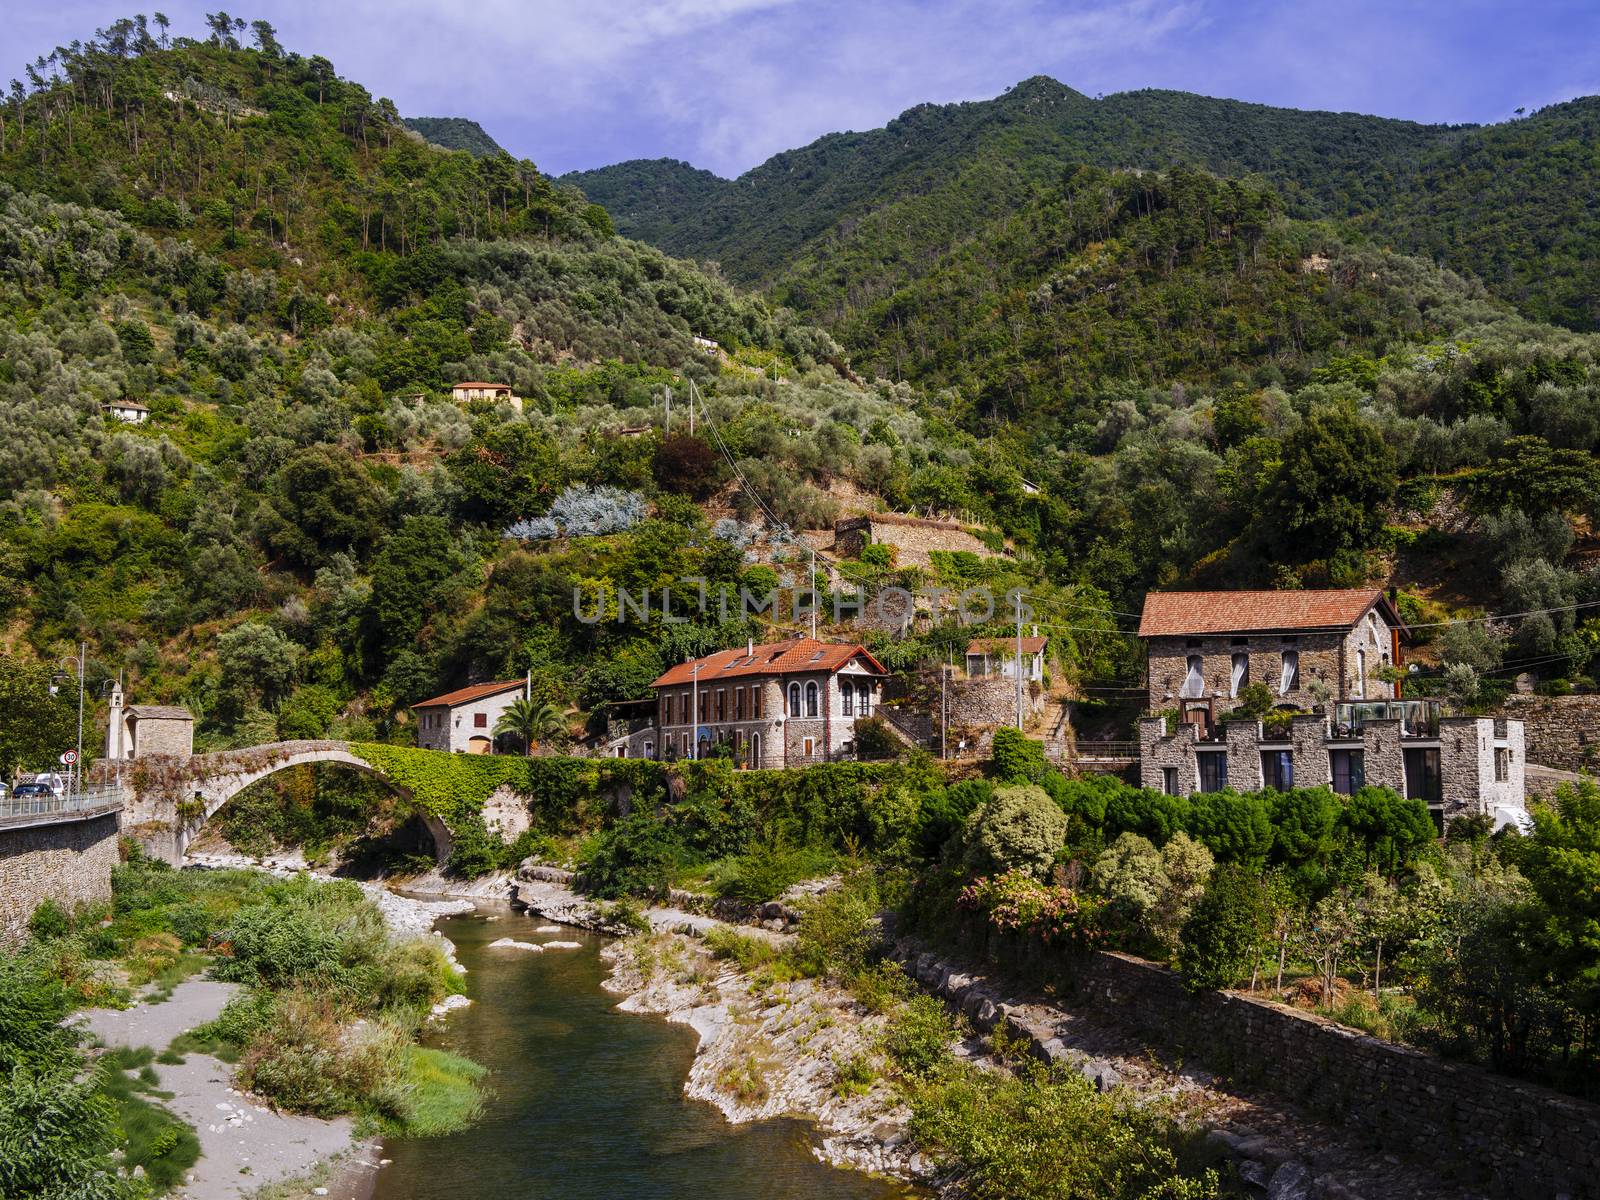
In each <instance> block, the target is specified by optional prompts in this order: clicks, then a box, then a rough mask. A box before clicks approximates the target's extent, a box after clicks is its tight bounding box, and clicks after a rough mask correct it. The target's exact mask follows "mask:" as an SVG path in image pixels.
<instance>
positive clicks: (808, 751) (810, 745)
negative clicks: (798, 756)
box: [801, 738, 817, 758]
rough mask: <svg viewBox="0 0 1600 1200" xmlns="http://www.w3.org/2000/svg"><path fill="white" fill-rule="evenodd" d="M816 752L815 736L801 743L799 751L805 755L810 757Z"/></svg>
mask: <svg viewBox="0 0 1600 1200" xmlns="http://www.w3.org/2000/svg"><path fill="white" fill-rule="evenodd" d="M816 752H817V741H816V739H815V738H807V739H806V740H805V741H804V742H803V743H802V748H801V753H802V754H804V755H805V757H807V758H810V757H811V756H812V755H813V754H815V753H816Z"/></svg>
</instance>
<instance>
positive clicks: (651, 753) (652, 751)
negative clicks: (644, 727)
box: [644, 742, 656, 758]
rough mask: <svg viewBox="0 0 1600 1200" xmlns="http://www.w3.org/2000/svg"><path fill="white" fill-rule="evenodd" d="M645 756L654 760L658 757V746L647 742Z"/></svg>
mask: <svg viewBox="0 0 1600 1200" xmlns="http://www.w3.org/2000/svg"><path fill="white" fill-rule="evenodd" d="M644 756H645V757H646V758H654V757H655V756H656V744H655V743H654V742H646V743H645V744H644Z"/></svg>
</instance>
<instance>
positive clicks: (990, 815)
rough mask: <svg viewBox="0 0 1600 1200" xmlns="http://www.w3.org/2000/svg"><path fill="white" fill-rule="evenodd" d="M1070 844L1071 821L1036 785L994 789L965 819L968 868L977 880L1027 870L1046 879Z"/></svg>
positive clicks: (1014, 785) (1015, 785) (1017, 785)
mask: <svg viewBox="0 0 1600 1200" xmlns="http://www.w3.org/2000/svg"><path fill="white" fill-rule="evenodd" d="M1066 838H1067V818H1066V816H1065V814H1063V813H1062V811H1061V809H1060V807H1059V806H1058V805H1057V804H1056V802H1055V801H1054V800H1052V799H1050V797H1049V795H1048V794H1047V793H1046V792H1045V791H1044V790H1043V789H1042V788H1039V787H1036V786H1034V785H1032V784H1013V785H1011V786H1008V787H1001V788H996V789H995V792H994V795H993V796H992V797H990V799H989V802H988V803H987V804H985V805H984V806H983V807H982V808H980V809H978V810H977V811H976V812H974V813H973V814H972V816H971V817H969V818H968V819H967V826H966V841H967V866H968V869H969V870H971V871H972V872H973V873H975V874H979V875H995V874H1004V873H1005V872H1007V871H1014V870H1024V871H1028V872H1030V873H1031V874H1033V875H1037V876H1042V875H1043V874H1044V872H1045V870H1046V869H1047V868H1048V867H1049V866H1050V864H1051V863H1052V862H1054V861H1055V857H1056V851H1058V850H1060V849H1061V847H1062V844H1063V843H1064V842H1065V841H1066Z"/></svg>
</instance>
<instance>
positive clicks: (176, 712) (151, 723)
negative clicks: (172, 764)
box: [105, 684, 194, 761]
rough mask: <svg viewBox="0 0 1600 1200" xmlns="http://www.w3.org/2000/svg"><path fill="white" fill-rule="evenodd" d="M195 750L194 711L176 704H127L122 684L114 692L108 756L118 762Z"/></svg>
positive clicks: (107, 739)
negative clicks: (124, 701)
mask: <svg viewBox="0 0 1600 1200" xmlns="http://www.w3.org/2000/svg"><path fill="white" fill-rule="evenodd" d="M193 753H194V714H193V713H191V712H190V711H189V710H188V709H187V708H182V707H180V706H178V705H175V704H124V703H123V694H122V686H121V684H118V685H117V686H116V687H114V688H113V689H112V691H111V711H110V714H109V716H108V718H107V720H106V755H105V756H106V758H108V759H110V760H112V761H116V760H122V759H130V758H148V757H149V756H150V755H153V754H172V755H178V756H180V757H183V758H187V757H188V756H189V755H191V754H193Z"/></svg>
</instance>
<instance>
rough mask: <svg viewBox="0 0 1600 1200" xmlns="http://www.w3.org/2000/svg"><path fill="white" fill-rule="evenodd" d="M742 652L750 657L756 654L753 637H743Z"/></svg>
mask: <svg viewBox="0 0 1600 1200" xmlns="http://www.w3.org/2000/svg"><path fill="white" fill-rule="evenodd" d="M744 652H745V654H746V655H748V656H749V657H750V658H754V657H755V656H756V640H755V638H746V639H745V642H744Z"/></svg>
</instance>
